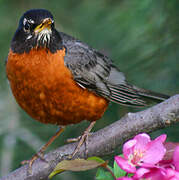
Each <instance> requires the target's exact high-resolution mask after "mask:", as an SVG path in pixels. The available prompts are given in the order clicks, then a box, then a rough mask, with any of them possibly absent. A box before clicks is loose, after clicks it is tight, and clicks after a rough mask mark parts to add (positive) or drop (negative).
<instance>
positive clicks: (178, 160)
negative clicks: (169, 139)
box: [173, 146, 179, 172]
mask: <svg viewBox="0 0 179 180" xmlns="http://www.w3.org/2000/svg"><path fill="white" fill-rule="evenodd" d="M173 165H174V166H175V169H176V171H178V172H179V146H177V147H176V148H175V150H174V153H173Z"/></svg>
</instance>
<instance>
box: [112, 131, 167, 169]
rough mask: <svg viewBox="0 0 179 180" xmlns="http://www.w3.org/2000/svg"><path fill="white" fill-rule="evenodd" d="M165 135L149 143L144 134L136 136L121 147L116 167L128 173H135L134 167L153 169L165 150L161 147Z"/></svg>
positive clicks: (116, 158) (148, 138) (149, 140)
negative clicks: (121, 150)
mask: <svg viewBox="0 0 179 180" xmlns="http://www.w3.org/2000/svg"><path fill="white" fill-rule="evenodd" d="M165 140H166V135H165V134H164V135H161V136H159V137H157V138H156V139H155V140H153V141H151V139H150V136H149V135H147V134H146V133H142V134H139V135H136V136H135V137H134V139H132V140H129V141H127V142H126V143H125V144H124V146H123V155H124V158H123V157H120V156H116V157H115V160H116V162H117V164H118V166H119V167H120V168H121V169H123V170H125V171H126V172H128V173H135V172H136V166H143V167H153V166H154V165H155V164H156V163H158V162H159V161H160V160H162V158H163V156H164V155H165V152H166V149H165V147H164V145H163V143H164V141H165Z"/></svg>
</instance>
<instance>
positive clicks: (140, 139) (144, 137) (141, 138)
mask: <svg viewBox="0 0 179 180" xmlns="http://www.w3.org/2000/svg"><path fill="white" fill-rule="evenodd" d="M134 140H136V141H137V143H136V145H135V151H140V152H142V151H145V150H146V147H147V144H148V143H149V142H150V141H151V140H150V136H149V135H148V134H146V133H141V134H138V135H137V136H135V137H134Z"/></svg>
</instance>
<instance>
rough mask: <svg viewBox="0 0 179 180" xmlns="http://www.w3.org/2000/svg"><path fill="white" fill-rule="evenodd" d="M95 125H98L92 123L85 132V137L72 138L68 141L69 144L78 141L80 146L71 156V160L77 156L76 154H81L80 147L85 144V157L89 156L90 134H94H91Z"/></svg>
mask: <svg viewBox="0 0 179 180" xmlns="http://www.w3.org/2000/svg"><path fill="white" fill-rule="evenodd" d="M95 123H96V121H93V122H91V124H90V125H89V127H88V128H87V129H86V130H85V131H84V133H83V135H81V136H79V137H77V138H71V139H68V140H67V142H77V141H78V145H77V146H76V148H75V150H74V151H73V153H72V154H71V155H69V159H71V158H73V157H74V156H75V155H76V153H77V152H79V150H80V147H81V146H82V145H83V143H85V155H86V156H87V154H88V137H89V135H90V134H92V133H90V131H91V129H92V128H93V126H94V124H95Z"/></svg>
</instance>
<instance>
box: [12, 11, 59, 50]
mask: <svg viewBox="0 0 179 180" xmlns="http://www.w3.org/2000/svg"><path fill="white" fill-rule="evenodd" d="M32 48H36V49H37V50H38V49H39V48H46V49H47V50H50V51H51V52H52V53H54V52H56V51H57V50H58V49H61V48H62V40H61V37H60V34H59V33H58V32H57V30H56V29H55V24H54V19H53V15H52V14H51V13H50V12H49V11H47V10H45V9H32V10H29V11H27V12H25V13H24V14H23V16H22V17H21V18H20V21H19V26H18V29H17V31H16V33H15V35H14V37H13V40H12V43H11V49H12V51H13V52H16V53H24V52H26V53H28V52H29V51H30V50H31V49H32Z"/></svg>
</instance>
